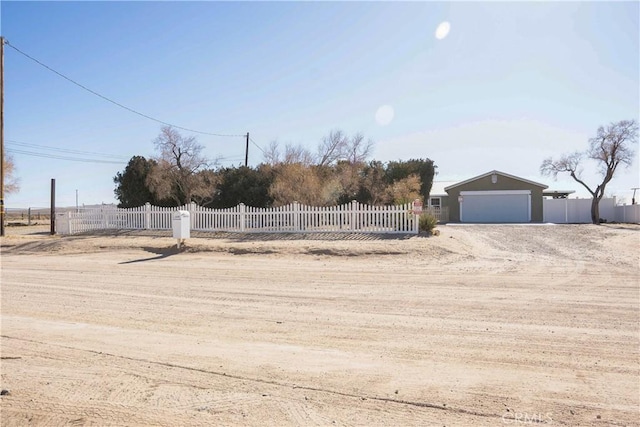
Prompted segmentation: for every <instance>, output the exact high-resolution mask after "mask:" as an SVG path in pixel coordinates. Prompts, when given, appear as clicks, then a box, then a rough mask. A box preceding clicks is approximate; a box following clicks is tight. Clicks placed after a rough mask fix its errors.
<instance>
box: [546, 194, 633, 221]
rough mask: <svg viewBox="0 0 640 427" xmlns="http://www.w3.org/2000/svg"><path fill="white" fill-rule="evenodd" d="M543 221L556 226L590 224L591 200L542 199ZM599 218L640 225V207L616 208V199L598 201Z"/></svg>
mask: <svg viewBox="0 0 640 427" xmlns="http://www.w3.org/2000/svg"><path fill="white" fill-rule="evenodd" d="M542 209H543V221H544V222H552V223H556V224H579V223H585V224H588V223H591V199H544V200H543V203H542ZM600 218H603V219H606V220H607V221H609V222H611V221H616V222H633V223H640V205H633V206H631V205H629V206H616V199H615V197H614V198H609V199H602V200H600Z"/></svg>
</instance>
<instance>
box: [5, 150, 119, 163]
mask: <svg viewBox="0 0 640 427" xmlns="http://www.w3.org/2000/svg"><path fill="white" fill-rule="evenodd" d="M7 151H9V152H10V153H15V154H24V155H27V156H33V157H43V158H46V159H56V160H70V161H74V162H82V163H103V164H112V165H122V164H125V163H127V162H126V161H121V162H117V161H112V160H100V159H84V158H79V157H67V156H58V155H56V154H48V153H38V152H35V151H27V150H17V149H15V148H11V149H8V150H7Z"/></svg>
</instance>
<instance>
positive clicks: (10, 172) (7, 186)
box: [4, 152, 20, 194]
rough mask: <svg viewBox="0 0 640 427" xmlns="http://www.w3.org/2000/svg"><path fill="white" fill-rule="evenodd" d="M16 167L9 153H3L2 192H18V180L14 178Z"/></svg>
mask: <svg viewBox="0 0 640 427" xmlns="http://www.w3.org/2000/svg"><path fill="white" fill-rule="evenodd" d="M15 172H16V165H15V162H14V161H13V157H12V156H11V155H10V154H9V153H6V152H5V153H4V192H5V194H13V193H17V192H18V191H20V180H19V179H18V178H17V177H16V176H15Z"/></svg>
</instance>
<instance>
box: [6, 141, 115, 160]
mask: <svg viewBox="0 0 640 427" xmlns="http://www.w3.org/2000/svg"><path fill="white" fill-rule="evenodd" d="M6 141H7V145H16V146H20V147H26V148H39V149H43V150H50V151H57V152H62V153H70V154H81V155H91V156H99V157H107V158H112V159H120V160H122V159H124V157H123V156H117V155H113V154H106V153H97V152H94V151H82V150H71V149H66V148H58V147H48V146H46V145H38V144H31V143H28V142H20V141H16V140H13V139H7V140H6Z"/></svg>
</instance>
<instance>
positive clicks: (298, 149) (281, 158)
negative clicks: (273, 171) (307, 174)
mask: <svg viewBox="0 0 640 427" xmlns="http://www.w3.org/2000/svg"><path fill="white" fill-rule="evenodd" d="M263 158H264V161H265V163H266V164H268V165H272V166H277V165H280V164H285V165H292V164H296V163H299V164H301V165H305V166H309V165H312V164H313V155H312V154H311V152H310V151H309V150H307V149H306V148H304V147H303V146H302V145H300V144H298V145H294V144H291V143H289V144H287V145H285V147H284V153H281V152H280V144H279V143H278V141H271V143H270V144H269V147H268V148H267V150H266V151H265V152H264V156H263Z"/></svg>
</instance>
